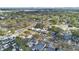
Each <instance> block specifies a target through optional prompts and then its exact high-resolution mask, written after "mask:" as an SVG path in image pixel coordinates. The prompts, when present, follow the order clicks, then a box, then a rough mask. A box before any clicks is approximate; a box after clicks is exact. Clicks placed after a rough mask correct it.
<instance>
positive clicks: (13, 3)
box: [0, 0, 79, 7]
mask: <svg viewBox="0 0 79 59" xmlns="http://www.w3.org/2000/svg"><path fill="white" fill-rule="evenodd" d="M0 7H79V1H78V0H0Z"/></svg>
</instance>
